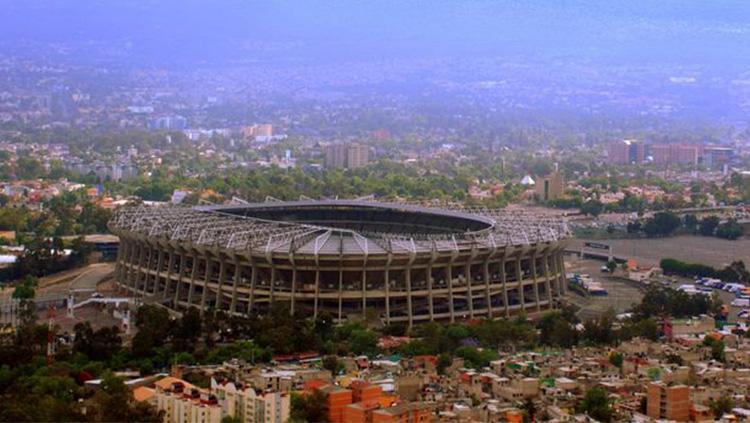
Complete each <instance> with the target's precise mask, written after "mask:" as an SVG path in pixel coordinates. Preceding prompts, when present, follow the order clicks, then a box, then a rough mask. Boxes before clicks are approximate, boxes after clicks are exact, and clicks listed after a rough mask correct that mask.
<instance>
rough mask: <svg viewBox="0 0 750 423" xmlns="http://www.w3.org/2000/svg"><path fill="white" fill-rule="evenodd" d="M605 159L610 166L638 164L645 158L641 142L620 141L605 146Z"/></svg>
mask: <svg viewBox="0 0 750 423" xmlns="http://www.w3.org/2000/svg"><path fill="white" fill-rule="evenodd" d="M607 158H608V159H609V162H610V163H612V164H622V165H626V164H640V163H643V161H644V160H645V158H646V146H645V144H644V143H643V141H636V140H622V141H617V142H613V143H611V144H609V145H608V146H607Z"/></svg>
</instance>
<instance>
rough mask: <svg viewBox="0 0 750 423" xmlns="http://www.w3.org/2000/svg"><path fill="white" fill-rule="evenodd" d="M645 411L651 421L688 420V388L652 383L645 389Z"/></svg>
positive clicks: (685, 386)
mask: <svg viewBox="0 0 750 423" xmlns="http://www.w3.org/2000/svg"><path fill="white" fill-rule="evenodd" d="M647 395H648V397H647V404H646V410H647V414H648V416H649V417H651V418H652V419H667V420H672V421H678V422H686V421H688V420H690V387H689V386H687V385H673V386H667V385H666V384H665V383H663V382H653V383H650V384H649V385H648V388H647Z"/></svg>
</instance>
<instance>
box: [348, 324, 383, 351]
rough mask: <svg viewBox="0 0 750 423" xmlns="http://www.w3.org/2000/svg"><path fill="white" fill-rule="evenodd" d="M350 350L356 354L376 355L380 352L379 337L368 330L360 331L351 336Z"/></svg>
mask: <svg viewBox="0 0 750 423" xmlns="http://www.w3.org/2000/svg"><path fill="white" fill-rule="evenodd" d="M348 341H349V348H351V350H352V352H353V353H355V354H367V355H374V354H376V353H377V352H378V335H377V334H376V333H375V332H373V331H371V330H368V329H358V330H355V331H353V332H352V333H351V335H350V336H349V340H348Z"/></svg>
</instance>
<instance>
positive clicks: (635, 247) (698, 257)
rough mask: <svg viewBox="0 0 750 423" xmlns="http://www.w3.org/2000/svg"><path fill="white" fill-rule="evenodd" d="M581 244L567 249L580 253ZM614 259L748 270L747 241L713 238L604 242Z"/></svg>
mask: <svg viewBox="0 0 750 423" xmlns="http://www.w3.org/2000/svg"><path fill="white" fill-rule="evenodd" d="M583 242H584V240H579V239H574V240H572V241H571V244H570V249H580V247H581V245H582V243H583ZM595 242H598V243H602V244H609V245H611V246H612V248H613V249H614V251H613V252H614V255H615V256H617V257H627V258H634V259H635V260H636V261H637V262H638V263H639V264H645V265H658V264H659V261H660V260H661V259H662V258H665V257H671V258H675V259H678V260H682V261H686V262H691V263H703V264H707V265H711V266H714V267H723V266H725V265H727V264H729V263H731V262H732V261H733V260H743V261H744V262H745V264H747V265H749V266H750V238H741V239H738V240H736V241H728V240H724V239H719V238H715V237H704V236H693V235H681V236H675V237H669V238H639V239H608V240H596V241H595Z"/></svg>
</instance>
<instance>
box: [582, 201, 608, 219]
mask: <svg viewBox="0 0 750 423" xmlns="http://www.w3.org/2000/svg"><path fill="white" fill-rule="evenodd" d="M602 211H604V204H602V203H601V202H600V201H598V200H589V201H586V202H585V203H583V204H581V213H583V214H585V215H589V216H594V217H596V216H599V215H600V214H601V213H602Z"/></svg>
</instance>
